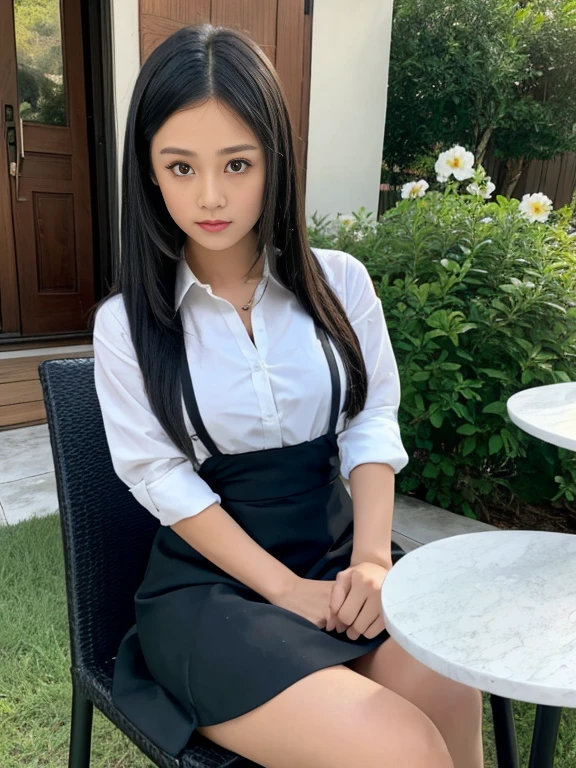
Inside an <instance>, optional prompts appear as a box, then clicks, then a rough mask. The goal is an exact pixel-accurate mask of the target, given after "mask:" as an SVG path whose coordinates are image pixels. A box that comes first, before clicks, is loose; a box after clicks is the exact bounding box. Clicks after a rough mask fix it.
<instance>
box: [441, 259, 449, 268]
mask: <svg viewBox="0 0 576 768" xmlns="http://www.w3.org/2000/svg"><path fill="white" fill-rule="evenodd" d="M440 264H442V266H443V267H447V266H448V264H449V261H448V259H440Z"/></svg>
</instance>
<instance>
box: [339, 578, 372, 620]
mask: <svg viewBox="0 0 576 768" xmlns="http://www.w3.org/2000/svg"><path fill="white" fill-rule="evenodd" d="M366 599H367V595H366V593H365V591H364V590H363V589H361V588H356V589H354V586H352V588H351V589H350V592H348V597H347V598H346V600H345V601H344V605H343V606H342V608H340V610H339V611H338V618H339V619H340V621H343V622H344V624H346V626H347V627H350V626H351V625H352V624H354V622H355V621H356V617H357V616H358V614H359V613H360V611H361V610H362V608H363V607H364V603H365V602H366Z"/></svg>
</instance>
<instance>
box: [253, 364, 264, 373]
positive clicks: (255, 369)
mask: <svg viewBox="0 0 576 768" xmlns="http://www.w3.org/2000/svg"><path fill="white" fill-rule="evenodd" d="M252 370H253V371H254V372H255V373H258V371H261V370H262V366H261V365H259V364H258V363H254V365H253V366H252Z"/></svg>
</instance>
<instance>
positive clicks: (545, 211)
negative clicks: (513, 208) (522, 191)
mask: <svg viewBox="0 0 576 768" xmlns="http://www.w3.org/2000/svg"><path fill="white" fill-rule="evenodd" d="M518 208H519V210H520V213H521V214H522V215H523V216H524V217H525V218H527V219H528V221H540V222H541V223H542V224H543V223H544V222H545V221H546V220H547V219H548V217H549V216H550V213H551V211H552V200H550V198H549V197H546V195H543V194H542V192H536V193H535V194H533V195H524V197H523V198H522V202H521V203H520V205H519V206H518Z"/></svg>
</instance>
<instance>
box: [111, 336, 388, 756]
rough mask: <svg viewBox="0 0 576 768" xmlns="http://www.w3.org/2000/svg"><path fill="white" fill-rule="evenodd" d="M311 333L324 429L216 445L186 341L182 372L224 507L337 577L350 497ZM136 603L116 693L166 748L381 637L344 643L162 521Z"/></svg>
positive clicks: (336, 399) (274, 547)
mask: <svg viewBox="0 0 576 768" xmlns="http://www.w3.org/2000/svg"><path fill="white" fill-rule="evenodd" d="M317 335H318V337H319V339H320V341H321V343H322V348H323V350H324V354H325V355H326V359H327V362H328V366H329V368H330V377H331V382H332V406H331V414H330V423H329V426H328V431H327V432H326V434H324V435H321V436H320V437H317V438H316V439H315V440H311V441H307V442H304V443H300V444H298V445H293V446H288V447H284V448H272V449H268V450H261V451H250V452H247V453H239V454H223V453H221V452H220V451H219V450H218V448H217V446H216V445H215V444H214V442H213V441H212V439H211V437H210V435H209V434H208V432H207V430H206V428H205V426H204V423H203V421H202V417H201V415H200V412H199V410H198V404H197V402H196V397H195V394H194V387H193V384H192V380H191V376H190V369H189V366H188V361H187V359H186V352H185V351H184V353H183V358H182V371H181V373H182V387H183V396H184V402H185V405H186V408H187V411H188V415H189V417H190V420H191V422H192V424H193V426H194V429H195V430H196V433H197V435H198V437H199V438H200V440H202V443H203V444H204V445H205V446H206V448H207V450H208V451H209V452H210V454H211V455H210V457H209V458H207V459H206V460H205V461H204V462H203V463H202V465H201V466H200V467H199V469H198V472H199V474H200V476H201V477H202V478H203V479H204V480H205V481H206V482H207V483H208V484H209V485H210V487H211V488H212V489H213V490H214V491H215V493H217V494H219V495H220V496H221V498H222V507H223V508H224V509H225V510H226V511H227V512H228V513H229V514H230V515H231V516H232V517H233V518H234V519H235V520H236V521H237V522H238V523H239V525H241V526H242V528H243V529H244V530H245V531H246V532H247V533H248V534H249V535H250V536H251V537H252V538H253V539H254V540H255V541H256V542H257V543H258V544H260V546H262V547H264V548H265V549H266V550H267V551H268V552H270V554H272V555H273V556H274V557H276V558H277V559H278V560H280V561H281V562H282V563H284V564H285V565H286V566H287V567H288V568H290V569H291V570H293V571H294V572H295V573H296V574H297V575H299V576H301V577H305V578H310V579H334V578H335V577H336V574H337V573H338V572H339V571H341V570H343V569H345V568H347V567H348V566H349V565H350V557H351V554H352V531H353V520H352V502H351V499H350V496H349V495H348V493H347V491H346V489H345V488H344V486H343V484H342V482H341V480H340V461H339V451H338V444H337V437H336V424H337V421H338V415H339V408H340V377H339V375H338V368H337V365H336V360H335V358H334V353H333V351H332V348H331V346H330V344H329V342H328V338H327V336H326V334H325V333H324V331H323V330H321V329H319V328H317ZM224 418H225V417H224ZM394 546H395V549H396V550H398V549H399V548H398V547H397V546H396V545H394ZM135 605H136V625H135V627H133V628H132V629H131V630H130V632H129V633H128V634H127V635H126V637H125V638H124V640H123V641H122V644H121V647H120V650H119V652H118V656H117V659H116V665H115V670H114V685H113V698H114V701H115V703H116V705H117V706H118V708H119V709H120V710H121V711H123V712H124V713H125V714H126V715H127V716H128V717H129V718H130V719H131V720H132V721H133V722H134V724H135V725H136V726H138V727H139V728H140V730H142V731H143V732H144V733H145V734H146V735H147V736H148V737H149V738H150V739H151V740H152V741H153V742H155V743H156V744H157V745H158V746H159V747H160V748H161V749H163V750H164V751H166V752H168V753H169V754H172V755H177V754H178V753H179V752H180V751H181V750H182V749H183V748H184V747H185V746H186V744H187V742H188V740H189V738H190V736H191V735H192V732H193V731H194V729H195V728H196V727H197V726H198V725H215V724H217V723H221V722H224V721H226V720H230V719H232V718H235V717H238V716H240V715H242V714H245V713H246V712H249V711H250V710H252V709H254V708H256V707H258V706H260V705H261V704H264V703H265V702H266V701H268V700H269V699H271V698H273V697H274V696H276V695H277V694H279V693H280V692H281V691H283V690H284V689H285V688H287V687H288V686H290V685H292V684H293V683H295V682H296V681H297V680H300V679H301V678H303V677H305V676H306V675H309V674H311V673H312V672H315V671H317V670H319V669H323V668H325V667H330V666H333V665H336V664H342V663H345V662H347V661H350V660H352V659H355V658H358V657H359V656H362V655H363V654H365V653H367V652H368V651H371V650H373V649H374V648H376V647H377V646H379V645H380V644H381V643H382V642H384V641H385V640H386V639H387V638H388V637H389V635H388V633H387V632H386V631H383V632H382V633H381V634H380V635H378V636H377V637H375V638H373V639H371V640H369V639H367V638H365V637H363V636H361V637H360V638H359V639H358V640H354V641H352V640H350V639H349V638H348V636H347V635H346V633H342V634H339V633H337V632H336V631H333V632H326V631H325V630H323V629H320V628H319V627H317V626H316V625H315V624H313V623H312V622H310V621H308V620H307V619H304V618H303V617H301V616H299V615H298V614H296V613H293V612H291V611H288V610H285V609H283V608H279V607H277V606H275V605H272V604H270V603H269V602H268V601H267V600H265V599H264V598H263V597H262V596H261V595H259V594H258V593H256V592H254V591H253V590H251V589H249V588H247V587H246V586H245V585H243V584H242V583H240V582H239V581H237V580H236V579H234V578H232V577H231V576H229V575H228V574H227V573H225V572H224V571H223V570H221V569H220V568H218V567H217V566H215V565H214V564H213V563H212V562H211V561H209V560H208V559H206V558H205V557H203V556H202V555H201V554H200V553H198V552H197V551H196V550H194V549H193V548H192V547H190V546H189V545H188V544H187V543H186V542H185V541H184V540H183V539H182V538H181V537H180V536H178V534H176V533H175V532H174V531H173V530H172V529H171V528H170V527H168V526H161V527H160V528H159V530H158V533H157V535H156V538H155V540H154V543H153V547H152V552H151V554H150V560H149V564H148V568H147V571H146V574H145V577H144V581H143V583H142V585H141V586H140V588H139V590H138V592H137V594H136V598H135Z"/></svg>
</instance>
